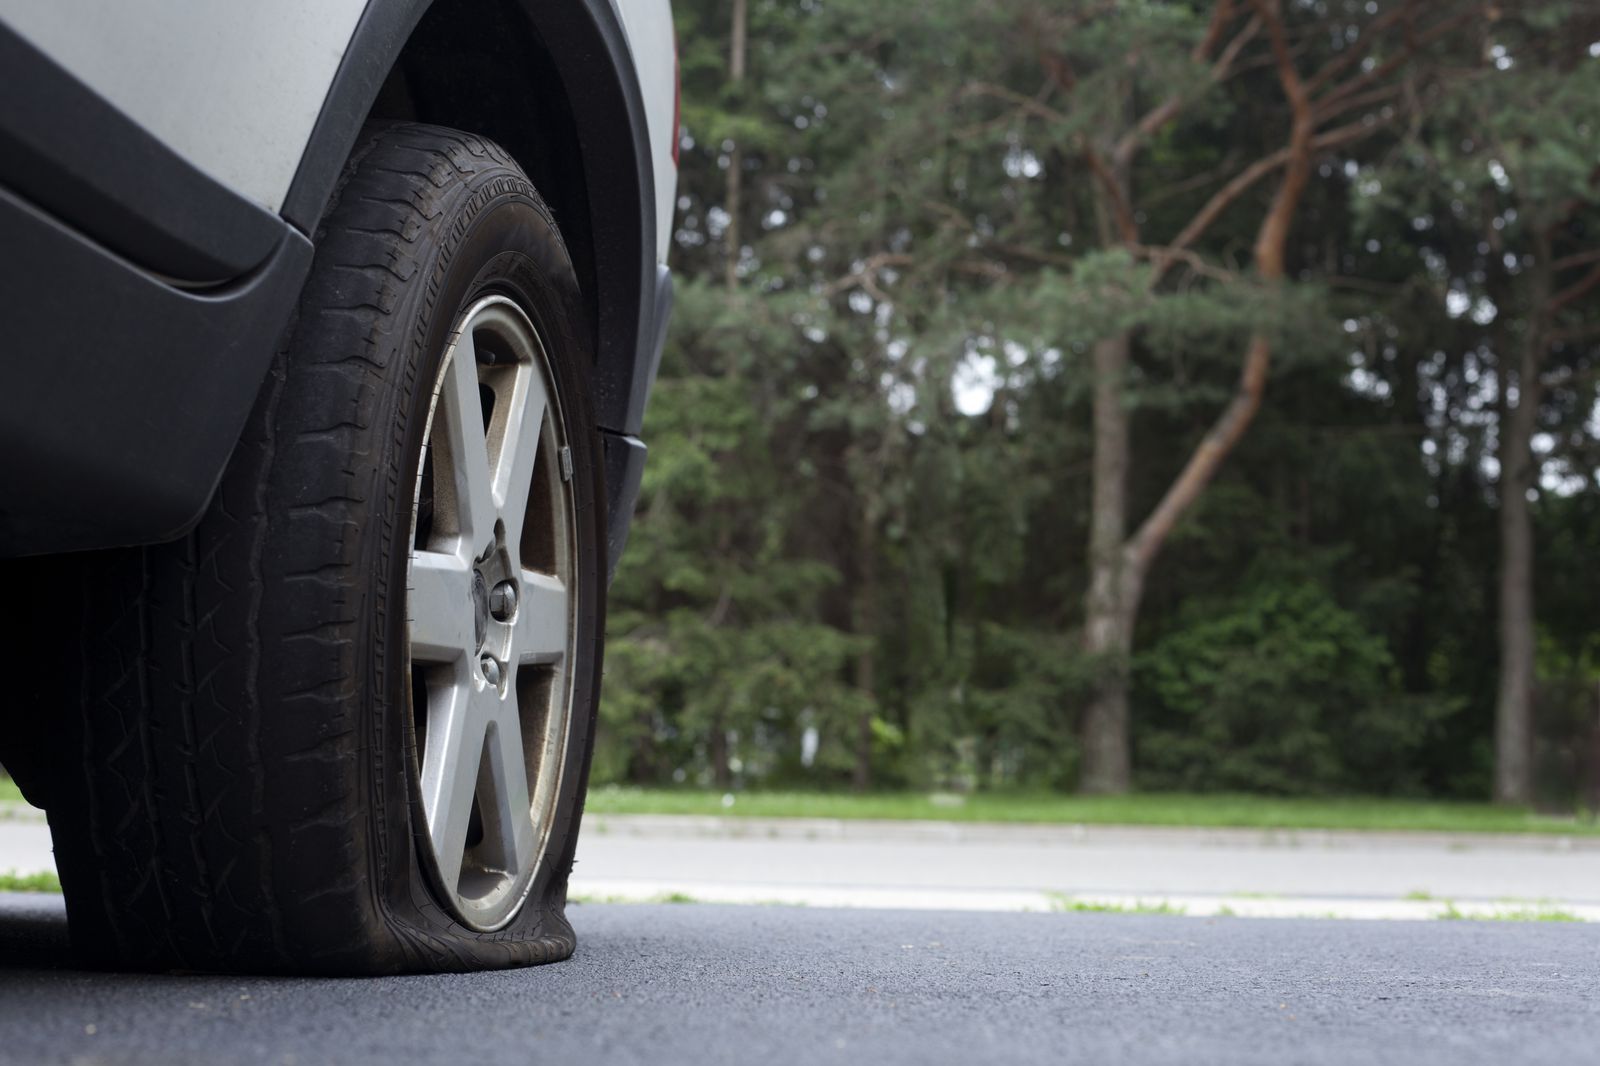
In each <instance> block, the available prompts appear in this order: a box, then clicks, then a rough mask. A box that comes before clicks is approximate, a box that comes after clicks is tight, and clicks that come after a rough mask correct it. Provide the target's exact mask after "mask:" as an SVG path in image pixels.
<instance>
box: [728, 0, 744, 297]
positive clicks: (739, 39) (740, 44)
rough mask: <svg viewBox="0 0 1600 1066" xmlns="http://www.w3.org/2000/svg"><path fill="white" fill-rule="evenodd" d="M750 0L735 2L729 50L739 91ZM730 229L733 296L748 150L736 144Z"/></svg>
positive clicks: (730, 176) (732, 158) (731, 154)
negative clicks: (746, 153)
mask: <svg viewBox="0 0 1600 1066" xmlns="http://www.w3.org/2000/svg"><path fill="white" fill-rule="evenodd" d="M748 27H749V0H733V32H732V34H731V36H732V38H733V42H732V44H731V45H730V46H729V50H728V82H729V83H730V84H731V85H733V86H735V87H737V86H739V85H742V84H743V83H744V72H745V45H746V40H747V38H748V37H749V29H748ZM727 199H728V203H727V210H728V228H727V230H726V232H725V233H724V238H725V241H724V243H725V245H726V247H727V259H726V261H725V262H724V263H723V282H724V284H725V285H727V287H728V290H729V291H730V292H731V291H732V290H733V289H735V288H737V287H738V285H739V260H740V258H741V257H742V256H743V253H744V247H743V238H742V237H741V236H740V232H741V231H740V226H739V219H740V216H741V214H742V213H743V211H744V205H743V201H744V150H743V149H742V148H740V147H739V142H738V141H734V143H733V150H732V151H730V152H729V153H728V195H727Z"/></svg>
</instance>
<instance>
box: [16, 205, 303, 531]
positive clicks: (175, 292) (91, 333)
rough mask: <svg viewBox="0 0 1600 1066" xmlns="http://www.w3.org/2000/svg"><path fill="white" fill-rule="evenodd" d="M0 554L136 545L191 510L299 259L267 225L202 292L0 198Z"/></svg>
mask: <svg viewBox="0 0 1600 1066" xmlns="http://www.w3.org/2000/svg"><path fill="white" fill-rule="evenodd" d="M0 249H4V251H3V253H0V367H3V368H4V374H5V378H4V384H3V387H0V456H4V457H5V459H4V462H3V463H0V557H9V556H19V555H34V554H42V553H47V552H62V551H74V550H78V549H85V548H102V547H111V546H115V545H123V544H140V543H150V542H154V541H160V540H168V539H171V538H173V537H176V536H179V535H181V534H182V533H183V532H185V531H186V530H187V529H188V528H189V527H190V526H191V525H192V524H193V523H194V522H196V521H197V520H198V519H199V517H200V514H201V512H202V511H203V510H204V509H205V506H206V503H207V502H208V501H209V499H210V497H211V492H212V489H213V488H214V487H215V485H216V483H217V480H218V479H219V478H220V477H221V474H222V470H223V467H224V466H225V465H226V463H227V459H228V456H229V454H230V453H231V452H232V450H233V445H234V442H235V441H236V440H237V439H238V436H239V432H240V430H241V429H242V427H243V426H244V422H245V419H246V417H247V416H248V415H249V412H250V406H251V404H252V403H253V402H254V400H255V397H256V393H257V391H258V389H259V387H260V384H261V381H262V378H263V377H264V376H265V374H266V369H267V365H268V363H269V362H270V361H271V358H272V353H273V351H274V349H275V347H276V345H277V343H278V341H279V339H280V337H281V336H282V334H283V331H284V328H285V326H286V325H287V324H288V322H289V318H290V315H291V312H292V308H293V306H294V301H295V299H296V297H297V296H298V294H299V291H300V286H301V283H302V281H303V280H304V278H305V274H306V271H307V270H308V269H309V266H310V262H311V244H310V242H309V241H307V240H306V239H305V238H304V237H303V236H301V235H300V234H298V233H296V232H294V231H293V230H292V229H290V228H289V227H288V226H287V225H283V226H282V227H281V233H280V234H279V236H278V238H277V241H276V244H275V246H274V247H273V248H272V251H271V252H270V254H269V255H268V256H267V258H266V260H265V261H264V262H263V263H262V264H261V265H260V266H258V267H257V268H256V269H254V270H253V271H251V272H250V273H249V274H247V275H246V276H245V277H243V278H241V279H239V280H237V281H235V282H232V283H230V284H228V285H226V286H222V287H219V288H214V289H206V290H195V289H183V288H179V287H176V286H174V285H171V284H169V283H167V282H166V281H165V280H163V279H161V278H159V277H157V276H156V275H154V274H152V273H150V272H149V271H147V270H145V269H143V268H141V267H139V266H136V265H134V264H132V263H131V262H129V261H128V260H126V259H123V258H122V257H120V256H119V255H117V254H115V253H113V252H111V251H109V250H107V249H106V248H105V247H104V246H102V245H100V244H98V243H96V242H95V241H92V240H90V239H88V238H87V237H85V236H83V235H82V234H81V233H79V232H78V231H76V230H75V229H72V228H69V227H68V226H66V225H64V224H63V223H62V222H60V221H59V220H57V219H56V218H54V217H52V216H51V215H49V214H47V213H45V212H44V211H42V210H40V209H39V208H38V207H36V206H35V205H34V204H32V203H29V202H27V201H25V200H24V199H22V198H21V197H20V196H18V195H16V194H15V193H13V192H11V191H10V190H8V189H5V188H0Z"/></svg>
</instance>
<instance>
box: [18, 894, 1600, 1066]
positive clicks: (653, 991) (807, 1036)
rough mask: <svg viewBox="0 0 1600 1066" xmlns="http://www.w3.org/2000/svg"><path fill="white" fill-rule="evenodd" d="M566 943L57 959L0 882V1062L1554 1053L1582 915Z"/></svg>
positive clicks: (1598, 1003) (953, 927)
mask: <svg viewBox="0 0 1600 1066" xmlns="http://www.w3.org/2000/svg"><path fill="white" fill-rule="evenodd" d="M572 919H573V924H574V925H575V926H576V927H577V929H578V935H579V949H578V955H577V956H576V957H575V958H574V959H573V960H572V961H570V962H567V963H562V964H559V965H555V966H546V967H540V968H536V969H531V970H520V971H510V972H499V973H485V974H475V975H469V976H448V977H408V978H379V979H366V980H307V979H285V978H275V979H265V978H253V977H197V976H175V975H126V974H90V973H83V972H78V971H74V970H70V969H64V968H61V967H62V965H63V962H64V955H65V950H66V948H65V942H66V927H65V920H64V918H63V917H62V913H61V909H60V902H59V900H56V899H53V898H50V897H25V896H16V895H11V896H0V1061H3V1062H19V1063H22V1062H26V1063H55V1062H62V1063H66V1062H107V1063H124V1062H151V1063H155V1062H160V1063H170V1062H194V1063H235V1062H238V1063H322V1062H340V1063H382V1064H385V1066H396V1064H400V1063H412V1062H448V1063H452V1064H455V1063H473V1064H474V1066H478V1064H493V1063H517V1064H524V1063H561V1064H563V1066H571V1064H578V1063H591V1062H593V1063H650V1064H666V1063H694V1064H719V1063H730V1064H732V1063H738V1064H747V1063H758V1064H761V1066H779V1064H785V1063H806V1064H814V1063H871V1064H873V1066H885V1064H894V1063H907V1064H911V1063H916V1064H928V1063H961V1064H969V1063H978V1062H997V1063H1032V1062H1039V1063H1052V1064H1054V1063H1097V1062H1118V1063H1174V1064H1176V1063H1185V1064H1188V1063H1230V1064H1233V1063H1272V1064H1275V1066H1276V1064H1282V1063H1360V1064H1362V1066H1370V1064H1375V1063H1397V1064H1398V1063H1406V1064H1414V1063H1450V1064H1461V1063H1496V1064H1498V1063H1510V1062H1515V1063H1546V1062H1548V1063H1573V1062H1584V1061H1593V1058H1594V1055H1595V1053H1596V1048H1597V1047H1600V927H1595V926H1592V925H1570V924H1559V923H1511V922H1492V923H1491V922H1447V921H1435V922H1416V923H1412V922H1381V923H1364V922H1332V921H1308V920H1294V919H1285V920H1275V921H1253V920H1247V919H1233V918H1221V919H1199V918H1182V917H1166V916H1155V915H1118V914H982V913H941V912H905V911H859V910H857V911H844V910H815V909H804V908H786V907H749V906H745V907H719V906H711V905H672V904H665V905H607V904H581V905H576V906H574V907H573V908H572Z"/></svg>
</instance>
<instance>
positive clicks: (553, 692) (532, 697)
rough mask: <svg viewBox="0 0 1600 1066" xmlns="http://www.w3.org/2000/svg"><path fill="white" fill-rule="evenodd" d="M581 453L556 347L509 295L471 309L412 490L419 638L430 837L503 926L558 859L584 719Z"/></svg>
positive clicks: (417, 679)
mask: <svg viewBox="0 0 1600 1066" xmlns="http://www.w3.org/2000/svg"><path fill="white" fill-rule="evenodd" d="M570 455H571V453H570V451H568V450H567V448H566V439H565V433H564V426H563V424H562V419H561V413H560V408H559V404H558V402H557V394H556V390H555V388H554V381H553V378H552V376H551V372H550V364H549V360H548V357H547V356H546V354H545V350H544V346H543V345H542V344H541V343H540V341H539V335H538V332H537V331H536V330H535V329H534V327H533V324H532V323H531V322H530V321H529V320H528V317H527V316H526V315H525V314H523V313H522V311H521V309H520V308H518V307H517V305H516V304H514V303H512V302H511V301H510V300H508V299H506V298H505V297H502V296H490V297H486V298H484V299H482V300H479V301H478V302H477V303H475V304H473V305H472V306H471V307H470V308H468V309H467V311H466V313H465V314H463V315H462V316H461V320H460V322H459V324H458V327H457V330H456V332H455V335H454V336H453V338H452V340H451V342H450V346H449V349H448V350H447V351H446V353H445V356H444V361H443V363H442V366H441V369H440V371H439V378H438V381H437V382H436V383H435V385H434V390H433V402H432V406H431V409H430V411H429V415H428V425H427V432H426V436H425V437H424V445H423V457H422V462H421V463H420V464H419V465H418V475H417V485H416V490H415V494H414V497H413V508H412V537H411V545H412V548H411V557H410V562H409V566H408V575H407V576H408V580H407V582H406V586H407V604H406V606H407V612H406V617H407V619H408V631H407V639H406V647H407V668H408V670H409V672H410V677H411V684H410V693H411V701H412V713H413V720H414V722H415V724H416V733H417V743H416V754H417V766H418V774H417V779H418V783H419V799H420V804H419V807H420V813H421V816H422V817H421V824H422V826H423V827H424V831H422V832H419V834H418V837H419V846H420V850H421V851H422V852H423V854H424V857H425V859H426V860H427V861H426V862H425V863H424V865H425V866H426V867H428V868H429V870H430V873H431V875H432V876H433V877H434V879H435V880H436V887H437V888H438V889H439V890H440V892H441V894H442V896H443V898H444V900H445V902H446V903H447V904H448V905H449V906H450V907H451V909H452V910H453V911H454V912H455V915H456V917H457V918H459V919H460V920H461V921H462V922H464V923H465V924H467V925H468V926H470V927H472V928H474V929H479V930H484V931H489V930H494V929H497V928H500V927H502V926H504V925H506V924H507V923H508V922H510V921H511V920H512V918H514V917H515V916H516V913H517V910H518V908H520V907H521V905H522V901H523V900H524V899H525V898H526V896H527V894H528V890H529V888H530V887H531V886H532V884H533V881H534V878H535V875H536V874H537V873H538V870H539V866H540V864H541V863H542V862H543V861H544V859H545V854H544V853H545V850H546V845H547V843H548V839H549V833H550V825H551V823H552V821H553V816H554V813H555V806H556V802H557V797H558V795H559V792H560V785H561V780H560V778H561V768H562V766H563V764H564V763H565V761H566V759H565V755H566V748H567V736H568V732H569V728H570V724H571V718H572V715H571V704H572V685H571V674H572V671H571V669H570V663H571V660H572V650H573V633H574V627H573V618H574V613H575V608H576V595H575V592H576V589H575V583H574V580H573V577H574V565H573V553H574V550H575V546H576V543H577V540H576V534H575V530H574V514H575V508H574V506H573V500H572V483H571V467H570Z"/></svg>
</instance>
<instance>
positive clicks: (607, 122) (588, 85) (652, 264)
mask: <svg viewBox="0 0 1600 1066" xmlns="http://www.w3.org/2000/svg"><path fill="white" fill-rule="evenodd" d="M515 3H516V7H517V9H518V10H520V11H521V12H522V14H523V15H524V16H525V17H526V18H527V20H528V25H529V28H530V29H531V31H532V32H533V34H534V35H535V36H536V37H537V38H538V39H539V41H540V42H541V43H542V44H543V46H544V47H545V49H546V50H547V52H548V54H549V56H550V57H551V62H553V63H554V65H555V67H556V74H557V76H558V78H559V79H560V80H561V82H562V84H563V86H564V87H565V89H566V94H567V98H568V100H569V101H570V103H571V107H572V111H573V119H574V124H575V126H576V128H577V131H578V139H579V146H580V151H581V153H582V156H583V158H582V161H581V162H582V168H583V173H584V180H585V183H586V185H587V188H588V207H589V214H590V217H589V219H588V222H589V226H590V233H591V239H592V242H593V245H594V248H593V251H594V256H593V259H594V280H593V289H594V291H593V292H592V293H590V294H587V295H588V297H589V298H590V299H592V300H593V301H594V303H595V314H594V325H595V331H596V337H595V342H596V368H595V380H594V385H595V407H596V411H595V414H596V421H597V423H598V424H599V426H600V427H601V428H602V429H604V430H607V431H610V432H612V433H620V434H624V435H637V434H638V432H639V430H640V427H641V423H642V422H643V418H644V407H645V400H646V398H647V396H648V393H649V388H650V383H651V381H652V380H653V378H654V372H655V367H656V363H657V361H658V360H659V358H660V342H661V338H662V336H663V335H664V324H665V316H666V307H665V305H666V304H669V303H670V284H668V283H664V282H663V281H662V279H661V277H660V276H658V267H657V263H656V256H655V235H656V204H655V175H654V162H653V158H652V155H651V150H650V137H649V127H648V122H647V119H646V116H645V109H644V101H643V99H642V97H641V95H640V90H639V82H638V76H637V74H636V71H635V68H634V63H633V53H632V50H631V49H630V47H629V44H628V38H627V33H626V31H625V29H624V28H623V24H622V19H621V16H620V15H619V14H618V12H617V9H616V6H615V4H614V3H613V0H563V2H559V3H551V2H540V0H515ZM432 4H433V0H372V2H371V3H369V4H368V5H367V9H366V11H365V12H364V13H363V15H362V17H361V20H360V22H359V23H358V24H357V26H356V30H355V33H354V35H353V36H352V38H351V41H350V44H349V47H348V48H347V49H346V51H345V56H344V59H343V61H342V62H341V63H340V66H339V70H338V73H337V75H336V76H335V78H334V81H333V84H332V87H331V88H330V89H329V92H328V96H327V99H326V100H325V102H324V104H323V107H322V111H321V113H320V115H319V116H318V118H317V122H316V126H315V127H314V129H313V131H312V135H311V139H310V142H309V143H308V144H307V147H306V151H305V154H304V155H303V157H302V159H301V162H300V167H299V170H298V171H297V172H296V174H295V177H294V180H293V182H292V183H291V184H290V187H289V191H288V194H287V196H286V197H285V199H284V203H283V208H282V213H283V216H284V218H285V219H287V220H288V221H289V222H290V223H291V224H292V225H294V226H295V227H296V228H298V229H299V230H300V231H301V232H303V233H307V234H312V233H314V232H315V231H316V227H317V225H318V224H319V222H320V220H321V218H322V215H323V212H324V211H325V210H326V209H327V206H328V203H329V201H330V200H331V198H332V196H333V193H334V191H335V188H336V186H337V183H338V180H339V175H340V173H341V172H342V170H343V168H344V164H345V160H346V159H347V158H348V157H349V154H350V151H351V149H352V147H353V146H354V145H355V142H356V138H357V136H358V135H359V133H360V130H361V127H362V124H363V123H364V122H365V121H366V119H367V116H368V115H369V113H370V112H371V110H372V107H373V104H374V102H375V101H376V100H377V97H378V93H379V90H380V89H381V88H382V87H383V84H384V82H385V80H386V78H387V77H388V75H389V72H390V70H391V69H392V68H393V67H394V64H395V62H396V60H397V59H398V57H399V56H400V53H401V51H402V50H403V49H404V48H405V45H406V42H407V41H408V39H409V38H410V36H411V34H412V32H413V31H414V30H415V29H416V28H417V25H418V23H419V22H420V21H421V20H422V17H423V15H424V14H426V13H427V11H428V9H429V8H430V7H431V6H432ZM663 273H664V271H663Z"/></svg>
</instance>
